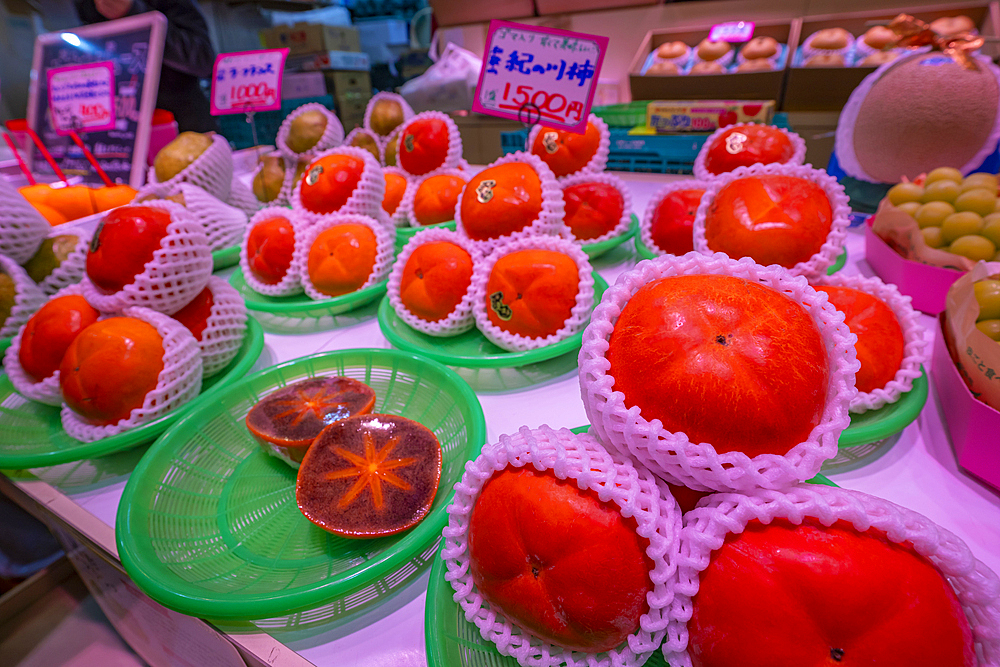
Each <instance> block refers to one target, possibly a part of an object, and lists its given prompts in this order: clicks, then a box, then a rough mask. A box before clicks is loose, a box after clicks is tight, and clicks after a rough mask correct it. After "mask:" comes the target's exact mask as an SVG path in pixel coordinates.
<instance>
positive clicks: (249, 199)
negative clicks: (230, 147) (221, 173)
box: [226, 171, 263, 245]
mask: <svg viewBox="0 0 1000 667" xmlns="http://www.w3.org/2000/svg"><path fill="white" fill-rule="evenodd" d="M256 173H257V172H256V171H255V172H254V174H256ZM252 182H253V181H251V183H252ZM226 203H227V204H229V205H230V206H232V207H234V208H238V209H239V210H241V211H243V214H244V215H245V216H247V217H250V216H251V215H253V214H254V213H256V212H257V211H259V210H260V207H261V206H263V204H261V202H259V201H258V200H257V195H255V194H254V193H253V190H252V189H251V188H250V186H249V185H247V184H246V183H244V182H243V180H242V179H241V178H240V177H239V176H233V181H232V185H231V187H230V189H229V199H228V200H227V201H226ZM230 245H231V244H230Z"/></svg>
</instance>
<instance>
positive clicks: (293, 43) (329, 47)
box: [260, 23, 361, 56]
mask: <svg viewBox="0 0 1000 667" xmlns="http://www.w3.org/2000/svg"><path fill="white" fill-rule="evenodd" d="M260 40H261V44H263V45H264V48H265V49H281V48H284V47H286V46H287V47H288V55H290V56H297V55H301V54H304V53H320V52H323V51H360V50H361V38H360V36H359V35H358V31H357V30H356V29H355V28H352V27H350V26H343V25H322V24H318V23H296V24H295V25H291V26H288V25H280V26H275V27H274V28H269V29H267V30H261V31H260Z"/></svg>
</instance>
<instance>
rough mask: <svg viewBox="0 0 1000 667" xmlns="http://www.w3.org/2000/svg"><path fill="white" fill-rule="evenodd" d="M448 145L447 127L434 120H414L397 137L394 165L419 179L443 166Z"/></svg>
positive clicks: (449, 138) (426, 117)
mask: <svg viewBox="0 0 1000 667" xmlns="http://www.w3.org/2000/svg"><path fill="white" fill-rule="evenodd" d="M450 142H451V137H450V134H449V128H448V124H447V123H445V122H444V121H443V120H441V119H440V118H435V117H434V116H418V117H415V118H414V119H413V120H412V121H410V122H409V123H407V124H406V126H405V127H404V128H403V131H402V132H401V133H400V135H399V145H398V146H396V150H397V153H396V161H397V162H398V163H399V166H400V167H402V168H403V169H405V170H406V171H407V173H410V174H413V175H414V176H422V175H424V174H426V173H428V172H431V171H434V170H435V169H437V168H438V167H443V166H444V164H445V161H446V160H447V158H448V146H449V144H450ZM386 163H387V164H388V158H387V159H386Z"/></svg>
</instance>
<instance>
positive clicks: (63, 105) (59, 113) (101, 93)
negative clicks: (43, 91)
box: [47, 61, 115, 136]
mask: <svg viewBox="0 0 1000 667" xmlns="http://www.w3.org/2000/svg"><path fill="white" fill-rule="evenodd" d="M47 76H48V91H49V110H50V111H51V113H52V125H53V128H54V129H55V131H56V132H57V133H58V134H60V135H62V136H66V135H68V134H70V133H71V132H88V131H101V130H113V129H114V128H115V68H114V63H112V62H110V61H107V62H99V63H87V64H85V65H69V66H67V67H54V68H52V69H50V70H48V72H47Z"/></svg>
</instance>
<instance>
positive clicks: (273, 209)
mask: <svg viewBox="0 0 1000 667" xmlns="http://www.w3.org/2000/svg"><path fill="white" fill-rule="evenodd" d="M271 218H283V219H285V220H287V221H288V222H289V223H291V225H292V232H293V233H294V235H295V250H294V251H293V259H292V263H291V264H290V265H289V267H288V271H286V272H285V275H284V276H282V278H281V280H279V281H278V282H277V283H275V284H274V285H268V284H267V283H263V282H261V281H259V280H257V278H255V277H254V274H253V271H251V270H250V262H249V260H248V257H247V240H248V239H249V238H250V232H251V231H253V228H254V227H256V226H257V225H258V224H259V223H261V222H264V221H265V220H270V219H271ZM308 227H309V224H308V223H307V222H306V221H305V220H304V219H303V218H302V216H301V215H300V214H299V213H298V212H297V211H295V210H293V209H290V208H284V207H281V206H268V207H267V208H262V209H261V210H259V211H257V213H255V214H254V216H253V217H252V218H250V222H249V223H248V224H247V229H246V234H245V235H244V236H243V240H242V241H240V270H241V271H242V272H243V280H244V281H246V284H247V286H248V287H250V289H252V290H253V291H254V292H257V293H258V294H263V295H265V296H291V295H293V294H298V293H300V292H301V291H302V279H301V277H300V276H299V273H298V268H297V267H296V264H295V259H294V255H295V254H297V253H298V250H299V246H300V244H302V243H304V242H305V241H304V237H305V232H306V229H307V228H308Z"/></svg>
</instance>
